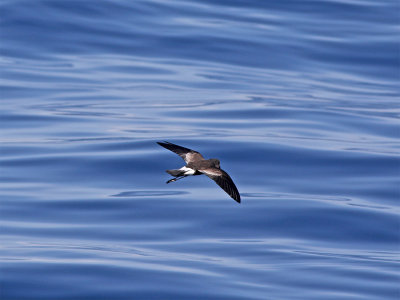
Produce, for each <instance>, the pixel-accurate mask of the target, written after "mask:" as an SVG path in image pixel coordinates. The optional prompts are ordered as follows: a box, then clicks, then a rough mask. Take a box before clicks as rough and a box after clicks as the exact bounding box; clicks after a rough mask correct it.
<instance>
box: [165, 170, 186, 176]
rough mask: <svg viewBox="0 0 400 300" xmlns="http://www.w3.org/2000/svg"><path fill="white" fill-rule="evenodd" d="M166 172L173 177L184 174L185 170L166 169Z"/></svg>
mask: <svg viewBox="0 0 400 300" xmlns="http://www.w3.org/2000/svg"><path fill="white" fill-rule="evenodd" d="M166 172H167V173H168V174H170V175H172V176H174V177H178V176H183V175H184V174H185V171H182V170H167V171H166Z"/></svg>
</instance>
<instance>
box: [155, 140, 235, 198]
mask: <svg viewBox="0 0 400 300" xmlns="http://www.w3.org/2000/svg"><path fill="white" fill-rule="evenodd" d="M157 144H159V145H160V146H162V147H164V148H166V149H168V150H170V151H172V152H175V153H176V154H178V155H179V156H180V157H182V159H183V160H184V161H185V162H186V165H185V166H183V167H182V168H180V169H174V170H167V171H166V172H167V173H168V174H170V175H172V176H174V178H172V179H170V180H168V181H167V183H170V182H174V181H177V180H179V179H182V178H184V177H187V176H192V175H202V174H205V175H207V176H208V177H210V178H211V179H212V180H214V181H215V182H216V183H217V184H218V185H219V186H220V187H221V188H222V189H223V190H224V191H225V192H226V193H227V194H228V195H229V196H231V197H232V198H233V199H234V200H235V201H237V202H238V203H240V194H239V191H238V189H237V188H236V186H235V184H234V183H233V180H232V178H231V177H230V176H229V175H228V173H226V172H225V171H224V170H222V169H221V168H220V162H219V160H218V159H216V158H211V159H205V158H204V157H203V156H202V155H201V154H200V153H199V152H197V151H194V150H191V149H188V148H185V147H182V146H178V145H175V144H172V143H169V142H157Z"/></svg>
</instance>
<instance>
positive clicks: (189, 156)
mask: <svg viewBox="0 0 400 300" xmlns="http://www.w3.org/2000/svg"><path fill="white" fill-rule="evenodd" d="M157 144H159V145H160V146H163V147H164V148H166V149H168V150H170V151H172V152H175V153H176V154H178V155H179V156H180V157H182V158H183V160H184V161H185V162H186V163H187V164H188V163H190V162H193V161H199V160H203V159H204V157H203V156H202V155H201V154H200V153H199V152H197V151H194V150H192V149H188V148H185V147H182V146H178V145H175V144H172V143H169V142H157Z"/></svg>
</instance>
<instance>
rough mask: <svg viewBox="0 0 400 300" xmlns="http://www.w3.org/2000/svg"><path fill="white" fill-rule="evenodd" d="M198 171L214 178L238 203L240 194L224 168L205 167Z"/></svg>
mask: <svg viewBox="0 0 400 300" xmlns="http://www.w3.org/2000/svg"><path fill="white" fill-rule="evenodd" d="M199 172H201V173H203V174H205V175H207V176H208V177H210V178H211V179H212V180H214V181H215V182H216V183H217V184H218V185H219V186H220V187H221V188H222V189H223V190H224V191H225V192H226V193H227V194H228V195H229V196H231V197H232V198H233V199H234V200H235V201H237V202H238V203H240V194H239V191H238V189H237V188H236V185H235V184H234V183H233V180H232V178H231V177H230V176H229V175H228V173H226V172H225V171H224V170H221V169H217V168H206V169H202V170H199Z"/></svg>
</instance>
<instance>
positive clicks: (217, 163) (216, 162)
mask: <svg viewBox="0 0 400 300" xmlns="http://www.w3.org/2000/svg"><path fill="white" fill-rule="evenodd" d="M210 160H211V161H212V162H213V163H214V166H215V167H216V168H218V169H219V168H220V162H219V160H218V159H216V158H211V159H210Z"/></svg>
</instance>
